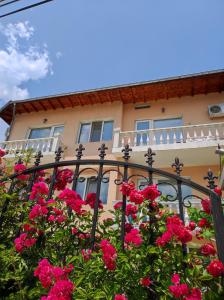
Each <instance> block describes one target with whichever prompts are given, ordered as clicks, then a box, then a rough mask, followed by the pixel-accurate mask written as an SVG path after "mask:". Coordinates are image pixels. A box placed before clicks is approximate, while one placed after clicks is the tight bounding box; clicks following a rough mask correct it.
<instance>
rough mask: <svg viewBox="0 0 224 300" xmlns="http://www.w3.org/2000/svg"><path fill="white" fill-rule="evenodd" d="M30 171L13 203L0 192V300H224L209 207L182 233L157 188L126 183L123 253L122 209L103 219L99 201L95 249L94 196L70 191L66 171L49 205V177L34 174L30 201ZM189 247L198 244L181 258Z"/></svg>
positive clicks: (223, 269) (195, 213)
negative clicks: (0, 210)
mask: <svg viewBox="0 0 224 300" xmlns="http://www.w3.org/2000/svg"><path fill="white" fill-rule="evenodd" d="M0 155H2V156H4V153H3V152H0ZM25 169H26V166H25V165H22V164H20V165H19V166H17V167H16V168H15V171H16V172H18V177H17V179H16V180H15V182H14V189H13V192H12V193H11V194H10V195H9V194H8V193H7V192H6V190H7V189H6V186H5V185H4V184H1V185H0V192H1V194H0V201H1V206H3V205H4V203H5V201H6V202H7V203H8V207H7V210H6V211H5V212H4V215H3V216H4V219H3V224H2V226H1V232H0V270H1V272H0V295H1V299H42V300H57V299H58V300H70V299H80V300H81V299H83V300H84V299H105V300H139V299H143V300H144V299H164V300H165V299H185V300H200V299H211V300H213V299H224V292H223V286H222V275H223V274H224V265H223V264H222V262H221V261H219V259H218V257H217V252H216V246H215V243H214V239H213V238H214V231H213V222H212V216H211V206H210V200H209V199H204V200H203V201H202V203H201V204H202V211H199V210H197V209H195V208H190V209H189V216H190V221H189V222H188V224H186V225H185V224H183V222H182V221H181V220H180V218H179V216H178V215H176V214H175V213H170V212H167V210H166V209H165V208H163V207H162V205H161V204H160V202H159V200H158V199H159V196H160V192H159V191H158V189H157V186H156V185H152V186H148V187H146V188H145V189H144V190H142V191H138V190H137V189H136V188H135V186H134V184H133V183H131V184H128V183H123V184H122V185H121V187H120V190H121V192H122V193H123V195H126V196H127V199H128V201H130V204H128V205H127V206H126V211H125V214H126V224H125V236H124V250H123V245H122V243H121V236H120V235H121V230H120V225H121V220H122V202H118V203H117V204H115V209H114V210H112V211H110V213H111V217H110V218H107V219H105V218H103V212H104V210H103V204H102V202H101V201H99V205H98V207H99V222H98V224H97V229H96V237H95V245H94V248H92V243H91V228H92V217H93V207H94V203H95V201H96V195H95V194H94V193H92V194H89V195H87V197H86V199H81V197H80V196H79V195H78V194H77V193H76V191H73V190H71V187H70V184H71V181H72V176H73V173H72V170H69V169H66V170H65V171H61V172H59V171H58V173H57V175H56V183H55V185H54V188H55V190H57V192H56V193H55V194H54V196H53V197H52V198H51V199H48V192H49V182H50V179H51V178H50V175H49V176H48V174H47V172H38V173H37V174H36V178H35V182H34V185H33V187H32V191H31V193H29V194H27V192H26V187H27V186H28V181H29V179H30V176H27V175H26V176H24V175H23V174H22V171H23V170H25ZM219 193H220V191H219ZM128 220H129V221H128ZM130 220H131V222H130ZM192 240H198V242H199V243H200V244H198V247H196V248H193V249H190V251H189V252H188V253H187V254H186V255H184V254H183V248H184V247H185V246H186V245H189V243H191V242H192Z"/></svg>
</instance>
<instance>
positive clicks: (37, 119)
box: [10, 102, 123, 156]
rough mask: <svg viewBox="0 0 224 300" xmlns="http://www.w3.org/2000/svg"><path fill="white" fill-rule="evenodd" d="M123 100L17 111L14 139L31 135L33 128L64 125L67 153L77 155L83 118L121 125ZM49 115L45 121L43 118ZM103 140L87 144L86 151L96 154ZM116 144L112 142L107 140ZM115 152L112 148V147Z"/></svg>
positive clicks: (11, 138) (108, 143)
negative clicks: (42, 109) (26, 111)
mask: <svg viewBox="0 0 224 300" xmlns="http://www.w3.org/2000/svg"><path fill="white" fill-rule="evenodd" d="M122 106H123V105H122V103H121V102H114V103H112V104H111V103H104V104H96V105H86V106H77V107H75V108H67V109H60V110H49V111H41V112H37V113H30V114H28V113H27V114H22V115H17V116H16V120H15V123H14V126H13V129H12V133H11V136H10V140H19V139H25V138H27V136H28V135H27V134H28V131H29V129H31V128H39V127H47V126H53V125H64V126H65V127H64V134H63V137H62V141H63V144H64V145H65V146H66V147H67V148H68V149H67V151H66V156H73V155H74V153H75V149H76V146H77V140H78V133H79V128H80V124H81V123H82V122H90V121H97V120H104V121H106V120H114V128H116V127H121V123H122ZM45 118H46V119H47V122H46V123H45V124H44V123H43V120H44V119H45ZM100 144H101V143H89V144H87V145H85V147H86V151H85V153H86V155H94V154H96V153H97V149H98V147H99V146H100ZM107 146H109V147H110V149H111V146H112V142H107ZM109 152H111V150H109Z"/></svg>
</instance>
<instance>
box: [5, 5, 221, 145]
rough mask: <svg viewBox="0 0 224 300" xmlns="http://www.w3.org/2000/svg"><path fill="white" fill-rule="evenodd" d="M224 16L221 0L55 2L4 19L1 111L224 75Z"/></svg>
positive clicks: (16, 6)
mask: <svg viewBox="0 0 224 300" xmlns="http://www.w3.org/2000/svg"><path fill="white" fill-rule="evenodd" d="M37 1H38V0H23V1H22V0H21V1H19V2H17V3H16V4H13V5H10V6H7V7H6V8H1V7H0V14H3V13H5V12H7V11H9V10H10V9H14V8H19V7H21V6H22V5H26V4H30V3H34V2H37ZM223 17H224V1H223V0H197V1H195V0H188V1H180V0H169V1H165V0H156V1H155V0H113V1H112V0H111V1H109V0H54V1H52V2H49V3H48V4H45V5H42V6H40V7H36V8H33V9H31V10H28V11H25V12H21V13H18V14H16V15H12V16H8V17H5V18H2V19H0V106H2V105H4V104H5V103H6V102H7V101H8V100H20V99H26V98H31V97H39V96H45V95H53V94H61V93H66V92H72V91H80V90H86V89H92V88H102V87H106V86H112V85H117V84H119V85H120V84H126V83H132V82H140V81H148V80H154V79H159V78H166V77H170V76H180V75H186V74H191V73H198V72H205V71H211V70H217V69H222V68H224V34H223V31H224V22H223ZM5 127H6V126H5V124H4V122H3V121H0V140H4V130H5Z"/></svg>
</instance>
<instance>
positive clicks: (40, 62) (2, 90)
mask: <svg viewBox="0 0 224 300" xmlns="http://www.w3.org/2000/svg"><path fill="white" fill-rule="evenodd" d="M0 33H1V34H2V35H4V36H5V37H6V39H7V44H6V45H5V47H4V48H2V49H0V100H2V101H3V102H5V101H7V100H11V99H16V100H21V99H24V98H27V97H29V92H28V90H27V89H26V88H24V87H23V85H24V83H26V82H28V81H29V80H38V79H41V78H44V77H45V76H46V75H47V74H49V73H50V72H51V62H50V59H49V53H48V51H47V47H46V45H44V46H43V49H42V50H40V49H39V48H37V47H34V46H32V45H31V44H30V39H31V37H32V35H33V34H34V28H33V27H32V26H30V24H29V23H28V22H27V21H26V22H19V23H16V24H12V23H10V24H8V25H7V26H6V27H3V26H0Z"/></svg>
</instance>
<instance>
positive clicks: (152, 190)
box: [141, 185, 161, 201]
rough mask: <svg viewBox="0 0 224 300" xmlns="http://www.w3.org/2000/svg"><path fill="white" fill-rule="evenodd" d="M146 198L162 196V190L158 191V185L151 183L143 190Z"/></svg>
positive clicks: (151, 198)
mask: <svg viewBox="0 0 224 300" xmlns="http://www.w3.org/2000/svg"><path fill="white" fill-rule="evenodd" d="M141 193H142V195H143V196H144V198H145V199H147V200H151V201H154V200H155V199H156V198H157V197H159V196H160V194H161V193H160V191H158V189H157V186H156V185H149V186H147V187H146V188H144V190H142V191H141Z"/></svg>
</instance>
